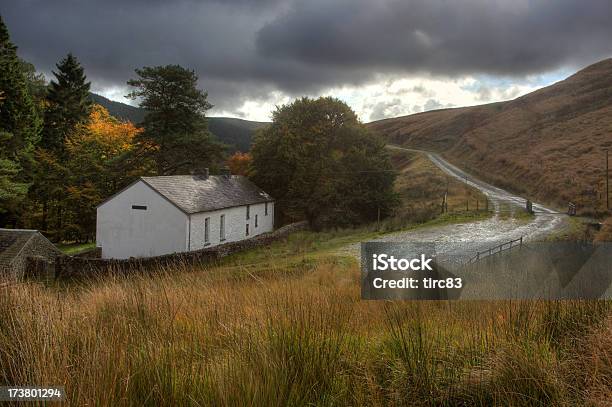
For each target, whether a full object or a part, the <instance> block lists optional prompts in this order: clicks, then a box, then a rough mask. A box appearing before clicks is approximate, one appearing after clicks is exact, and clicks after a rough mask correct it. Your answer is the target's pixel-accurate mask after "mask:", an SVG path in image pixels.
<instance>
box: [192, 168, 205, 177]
mask: <svg viewBox="0 0 612 407" xmlns="http://www.w3.org/2000/svg"><path fill="white" fill-rule="evenodd" d="M191 175H193V177H194V178H197V179H202V180H204V179H208V168H196V169H195V170H193V171H191Z"/></svg>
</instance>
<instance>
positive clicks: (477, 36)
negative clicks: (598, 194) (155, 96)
mask: <svg viewBox="0 0 612 407" xmlns="http://www.w3.org/2000/svg"><path fill="white" fill-rule="evenodd" d="M0 12H1V13H2V15H3V17H4V18H5V21H6V23H7V25H8V26H9V30H10V32H11V34H12V36H13V39H14V41H15V42H16V43H17V45H18V46H19V47H20V53H21V55H22V56H23V57H24V58H26V59H28V60H29V61H31V62H33V63H34V64H35V65H36V66H37V67H38V68H39V69H40V70H42V71H45V72H47V73H49V72H50V71H51V69H52V68H53V67H54V64H55V63H56V62H57V61H58V60H59V59H60V58H61V57H62V56H64V55H65V54H66V53H67V52H69V51H71V52H73V53H74V54H75V55H77V57H78V58H79V59H80V60H81V61H82V62H83V65H84V66H85V68H86V70H87V74H88V76H89V77H90V78H91V79H92V80H93V82H94V85H95V86H96V87H97V88H102V87H117V86H125V81H126V80H127V79H129V78H130V77H133V75H134V74H133V70H134V68H137V67H141V66H145V65H160V64H169V63H178V64H181V65H184V66H187V67H190V68H193V69H195V70H196V72H197V73H198V74H199V76H200V78H201V85H202V86H203V87H204V88H206V89H207V90H208V91H209V95H210V99H211V101H212V102H213V103H214V104H215V105H217V107H218V108H220V109H225V110H233V109H235V108H237V107H238V105H239V104H240V103H241V101H244V100H247V99H249V100H253V99H261V100H265V99H266V98H267V97H268V95H269V94H270V92H273V91H275V90H280V91H283V92H285V93H287V94H290V95H299V94H303V93H313V92H317V91H320V90H322V89H325V88H329V87H331V86H340V85H348V84H351V85H358V84H362V83H364V82H366V81H369V80H372V79H373V78H374V77H375V75H376V74H381V73H382V74H385V73H392V74H398V73H400V74H401V73H419V72H429V73H433V74H440V75H448V76H453V75H458V74H463V73H487V74H492V75H499V74H501V75H524V74H527V73H537V72H544V71H547V70H551V69H554V68H557V67H559V66H561V65H567V64H576V65H585V64H587V63H590V62H593V61H595V60H597V59H599V58H602V57H605V56H608V55H610V53H611V50H612V41H610V38H612V24H610V23H609V20H610V17H612V3H611V2H609V1H607V0H591V1H588V2H581V1H569V0H559V1H547V0H543V1H530V0H518V1H505V0H504V1H502V0H498V1H485V0H480V1H476V0H467V1H462V2H459V1H448V0H429V1H425V0H423V1H418V2H417V1H395V0H377V1H371V0H350V1H349V0H336V1H330V0H312V1H295V2H293V1H291V0H261V1H248V0H232V1H222V0H174V1H162V0H153V1H150V0H110V1H93V0H81V1H77V0H54V1H48V0H12V1H11V0H9V4H3V6H2V8H1V10H0Z"/></svg>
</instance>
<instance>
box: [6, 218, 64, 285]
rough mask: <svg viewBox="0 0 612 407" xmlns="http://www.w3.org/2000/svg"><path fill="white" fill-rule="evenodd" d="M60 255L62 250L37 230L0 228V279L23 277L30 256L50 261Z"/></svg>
mask: <svg viewBox="0 0 612 407" xmlns="http://www.w3.org/2000/svg"><path fill="white" fill-rule="evenodd" d="M61 255H62V252H61V251H60V250H59V249H58V248H57V247H55V245H54V244H53V243H51V242H50V241H49V240H48V239H47V238H46V237H44V236H43V235H42V234H41V233H40V232H38V231H37V230H26V229H0V280H7V279H8V280H15V279H21V278H23V277H24V275H25V274H26V272H27V266H28V258H30V257H39V258H43V259H45V260H47V261H48V262H49V263H51V262H53V261H54V260H55V258H56V257H57V256H61Z"/></svg>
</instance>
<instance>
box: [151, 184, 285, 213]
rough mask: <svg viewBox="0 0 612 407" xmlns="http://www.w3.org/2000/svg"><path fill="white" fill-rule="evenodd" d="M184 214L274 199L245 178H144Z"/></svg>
mask: <svg viewBox="0 0 612 407" xmlns="http://www.w3.org/2000/svg"><path fill="white" fill-rule="evenodd" d="M141 179H142V180H143V181H144V182H145V183H146V184H147V185H149V186H150V187H151V188H153V189H154V190H156V191H157V192H158V193H159V194H161V195H162V196H164V197H165V198H166V199H168V200H169V201H170V202H172V203H173V204H174V205H176V206H177V207H179V208H180V209H181V210H182V211H183V212H185V213H188V214H192V213H198V212H208V211H214V210H218V209H223V208H231V207H234V206H243V205H251V204H256V203H263V202H271V201H273V199H272V197H271V196H270V195H268V194H267V193H265V192H264V191H263V190H262V189H260V188H259V187H258V186H257V185H255V184H253V183H252V182H251V181H249V180H248V179H247V178H246V177H243V176H241V175H211V176H209V177H207V178H202V177H201V176H198V175H169V176H161V177H142V178H141Z"/></svg>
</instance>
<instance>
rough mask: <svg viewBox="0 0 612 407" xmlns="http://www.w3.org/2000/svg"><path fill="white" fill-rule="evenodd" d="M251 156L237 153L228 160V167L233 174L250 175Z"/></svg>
mask: <svg viewBox="0 0 612 407" xmlns="http://www.w3.org/2000/svg"><path fill="white" fill-rule="evenodd" d="M251 161H252V158H251V154H249V153H241V152H240V151H237V152H236V153H234V154H233V155H232V156H231V157H230V158H228V160H227V166H228V167H229V169H230V171H231V172H232V174H236V175H245V176H248V175H249V170H250V167H251Z"/></svg>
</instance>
